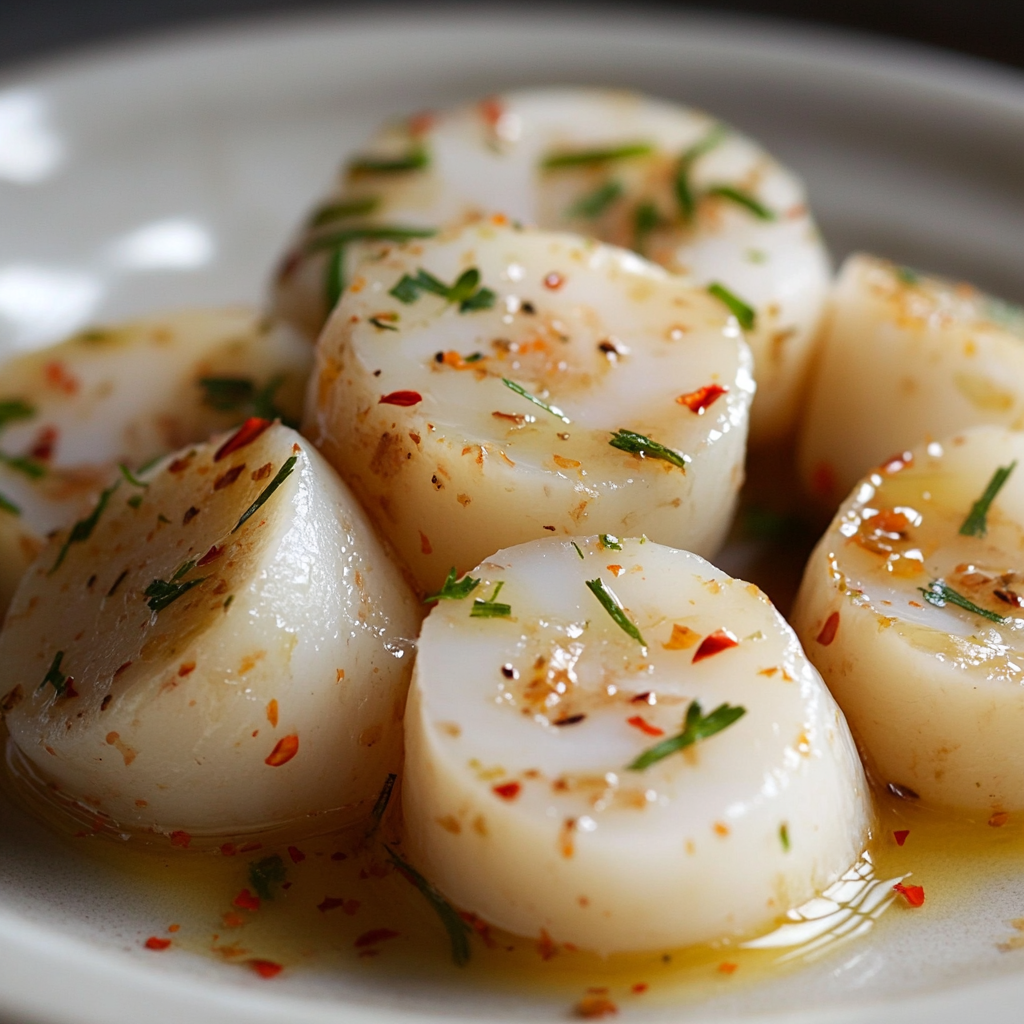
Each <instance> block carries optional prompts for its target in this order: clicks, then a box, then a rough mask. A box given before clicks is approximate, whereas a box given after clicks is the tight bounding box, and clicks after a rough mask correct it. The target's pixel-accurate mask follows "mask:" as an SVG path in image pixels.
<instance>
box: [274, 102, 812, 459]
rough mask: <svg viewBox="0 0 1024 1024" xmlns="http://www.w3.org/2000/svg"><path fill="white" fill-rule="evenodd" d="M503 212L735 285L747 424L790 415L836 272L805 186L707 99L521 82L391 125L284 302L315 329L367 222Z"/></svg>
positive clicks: (308, 237)
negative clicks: (744, 353)
mask: <svg viewBox="0 0 1024 1024" xmlns="http://www.w3.org/2000/svg"><path fill="white" fill-rule="evenodd" d="M602 154H603V158H602ZM494 212H500V213H503V214H505V215H506V216H508V217H509V218H510V219H512V220H518V221H521V222H523V223H525V224H536V225H538V226H540V227H542V228H545V229H549V230H571V231H578V232H579V233H581V234H586V235H591V236H593V237H596V238H598V239H600V240H601V241H604V242H609V243H612V244H615V245H621V246H624V247H627V248H632V249H635V250H636V251H638V252H640V253H641V254H643V255H645V256H647V257H648V258H649V259H652V260H654V261H655V262H657V263H660V264H662V265H663V266H665V267H666V268H668V269H669V270H671V271H673V272H676V273H680V274H683V275H685V276H686V277H687V279H688V280H689V281H690V282H691V283H694V284H696V285H700V286H705V285H708V284H710V283H712V282H720V283H721V284H724V285H725V286H726V287H727V288H728V289H730V290H731V291H732V292H733V293H735V294H736V295H737V296H738V297H739V298H741V299H742V300H743V301H744V302H746V303H747V304H748V305H749V306H751V307H752V308H753V310H754V311H755V314H756V319H755V323H754V326H753V327H752V329H750V330H749V331H748V332H747V340H748V341H749V343H750V346H751V349H752V351H753V355H754V365H755V377H756V379H757V381H758V386H759V387H758V395H757V399H756V401H755V402H754V408H753V414H752V421H751V439H752V441H753V442H755V443H759V442H762V441H767V440H771V439H774V438H776V437H778V436H780V435H782V434H784V433H786V432H787V431H788V430H789V429H791V428H792V426H793V423H794V419H795V417H796V413H797V410H798V408H799V394H800V390H801V388H802V385H803V383H804V377H805V375H806V370H807V366H808V362H809V359H810V356H811V349H812V342H813V340H814V336H815V331H816V329H817V325H818V322H819V319H820V315H821V310H822V307H823V304H824V301H825V297H826V293H827V289H828V282H829V265H828V258H827V255H826V252H825V249H824V246H823V244H822V242H821V239H820V237H819V235H818V231H817V228H816V226H815V224H814V221H813V220H812V218H811V215H810V213H809V211H808V208H807V201H806V195H805V192H804V188H803V185H802V184H801V183H800V181H799V180H798V179H797V178H796V177H795V176H794V175H793V174H792V173H791V172H790V171H788V170H787V169H785V168H784V167H782V166H780V165H779V164H778V163H777V162H776V161H775V160H774V159H773V158H772V157H771V156H769V155H768V154H767V153H766V152H765V151H764V150H763V149H761V148H760V147H759V146H757V145H756V144H755V143H754V142H752V141H751V140H749V139H747V138H745V137H744V136H742V135H739V134H737V133H735V132H732V131H731V130H729V129H728V128H726V127H725V126H723V125H721V124H719V123H718V122H716V121H715V120H713V119H712V118H709V117H708V116H707V115H706V114H703V113H700V112H698V111H695V110H692V109H689V108H686V107H681V106H678V105H675V104H670V103H665V102H663V101H660V100H654V99H651V98H648V97H645V96H641V95H638V94H635V93H628V92H611V91H604V90H591V89H577V88H571V89H544V90H529V91H524V92H514V93H508V94H506V95H503V96H494V97H490V98H488V99H486V100H484V101H482V102H479V103H474V104H470V105H468V106H464V107H460V108H456V109H454V110H451V111H446V112H439V113H437V114H427V115H418V116H416V117H414V118H411V119H409V120H408V121H406V122H400V123H398V124H392V125H389V126H388V127H386V128H384V129H383V130H382V131H381V132H380V133H378V134H377V135H376V136H375V137H374V138H373V139H371V140H370V142H369V143H368V144H367V146H366V147H365V149H364V151H363V152H362V153H360V154H359V155H358V156H357V157H355V158H354V159H353V160H352V161H351V162H350V163H349V165H348V169H347V172H345V173H343V175H342V176H341V178H340V180H339V182H338V184H337V186H336V188H335V190H334V192H333V193H332V194H331V195H330V196H329V197H328V198H327V199H326V200H325V201H324V203H323V204H322V205H320V206H319V207H318V208H317V210H315V211H314V212H313V214H312V215H311V217H310V219H309V220H308V221H307V223H306V225H305V227H304V228H303V230H302V231H301V232H300V233H299V235H298V237H297V238H296V240H295V242H294V246H293V249H292V250H291V252H290V253H289V254H288V255H287V256H286V258H285V260H284V262H283V263H282V266H281V271H280V273H279V275H278V279H277V281H276V294H275V303H276V309H277V311H278V312H279V313H280V314H281V315H283V316H285V317H286V318H288V319H290V320H291V321H292V322H294V323H295V324H296V325H297V326H299V328H300V329H301V330H303V331H304V332H305V333H306V334H307V335H308V336H309V337H310V338H315V337H316V336H317V333H318V331H319V330H320V327H321V325H322V324H323V322H324V320H325V319H326V316H327V313H328V312H329V305H328V300H329V299H330V297H331V296H332V292H331V290H330V288H329V287H328V288H325V284H324V282H325V275H329V274H330V261H331V259H332V258H339V257H338V256H337V254H338V253H339V252H340V254H341V255H340V259H341V262H342V263H343V264H344V276H345V279H346V280H347V281H351V280H352V279H353V276H354V275H355V274H356V266H357V263H358V259H359V258H360V253H361V252H365V250H363V249H361V245H360V243H359V242H358V241H354V240H349V239H353V238H356V237H358V232H359V230H360V229H361V228H365V227H367V226H376V227H378V228H379V227H390V228H392V229H397V230H399V231H401V230H408V229H423V228H439V227H441V228H443V227H451V226H452V225H457V224H461V223H466V222H468V221H472V220H474V219H477V218H479V217H481V216H482V215H489V214H491V213H494ZM332 238H334V239H339V240H341V241H339V243H338V244H332V243H331V239H332ZM366 244H367V245H369V246H370V247H371V250H372V249H379V248H380V246H381V242H380V241H376V242H374V241H371V242H369V243H366ZM383 244H385V245H386V244H388V243H387V241H386V240H385V241H384V243H383Z"/></svg>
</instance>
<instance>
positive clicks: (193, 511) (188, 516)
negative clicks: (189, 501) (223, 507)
mask: <svg viewBox="0 0 1024 1024" xmlns="http://www.w3.org/2000/svg"><path fill="white" fill-rule="evenodd" d="M197 515H199V509H197V508H196V507H195V505H192V506H191V507H190V508H189V509H188V511H187V512H186V513H185V515H184V516H183V517H182V520H181V525H182V526H188V524H189V523H191V522H192V520H193V519H195V517H196V516H197Z"/></svg>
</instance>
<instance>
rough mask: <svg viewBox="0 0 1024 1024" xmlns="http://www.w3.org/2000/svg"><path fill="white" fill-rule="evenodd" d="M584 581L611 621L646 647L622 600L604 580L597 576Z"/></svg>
mask: <svg viewBox="0 0 1024 1024" xmlns="http://www.w3.org/2000/svg"><path fill="white" fill-rule="evenodd" d="M586 583H587V586H588V587H589V588H590V591H591V593H592V594H593V595H594V597H596V598H597V599H598V601H600V602H601V607H602V608H604V610H605V611H606V612H607V613H608V614H609V615H610V616H611V619H612V622H614V623H615V625H616V626H618V627H619V629H621V630H622V632H623V633H625V634H626V635H627V636H631V637H632V638H633V639H634V640H636V642H637V643H638V644H640V645H641V647H646V646H647V641H646V640H645V639H644V638H643V637H642V636H641V635H640V630H639V629H637V628H636V625H635V624H634V623H633V621H632V620H631V619H630V618H629V616H628V615H626V610H625V609H624V608H623V607H622V602H621V601H620V600H619V599H618V598H617V597H616V596H615V594H614V593H613V591H612V590H611V589H609V588H608V587H607V586H606V585H605V582H604V580H602V579H600V578H598V579H596V580H587V581H586Z"/></svg>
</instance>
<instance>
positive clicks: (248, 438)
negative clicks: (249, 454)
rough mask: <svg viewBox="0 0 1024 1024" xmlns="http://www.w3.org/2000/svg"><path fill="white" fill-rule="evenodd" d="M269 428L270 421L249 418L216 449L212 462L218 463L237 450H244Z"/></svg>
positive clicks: (253, 417) (254, 417)
mask: <svg viewBox="0 0 1024 1024" xmlns="http://www.w3.org/2000/svg"><path fill="white" fill-rule="evenodd" d="M269 426H270V420H263V419H260V418H259V417H258V416H250V417H249V419H247V420H246V421H245V422H244V423H243V424H242V425H241V426H240V427H239V428H238V430H236V431H235V432H234V433H233V434H232V435H231V436H230V437H229V438H228V439H227V440H226V441H225V442H224V443H223V444H222V445H221V446H220V447H219V448H218V449H217V454H216V455H214V457H213V461H214V462H220V460H221V459H226V458H227V457H228V456H229V455H233V454H234V453H235V452H237V451H238V450H239V448H244V447H245V446H246V445H247V444H252V443H253V441H255V440H256V438H257V437H259V436H260V434H262V433H263V431H264V430H266V429H267V427H269Z"/></svg>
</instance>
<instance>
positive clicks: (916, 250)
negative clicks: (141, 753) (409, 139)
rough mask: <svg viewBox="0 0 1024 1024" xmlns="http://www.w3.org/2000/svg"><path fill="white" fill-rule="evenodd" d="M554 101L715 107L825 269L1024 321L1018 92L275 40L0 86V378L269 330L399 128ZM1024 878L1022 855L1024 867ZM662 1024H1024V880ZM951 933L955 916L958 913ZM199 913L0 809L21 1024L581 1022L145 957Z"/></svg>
mask: <svg viewBox="0 0 1024 1024" xmlns="http://www.w3.org/2000/svg"><path fill="white" fill-rule="evenodd" d="M541 83H551V84H556V83H586V84H594V85H601V84H608V85H621V86H629V87H633V88H638V89H643V90H647V91H650V92H652V93H656V94H660V95H663V96H666V97H669V98H672V99H677V100H681V101H684V102H686V103H692V104H694V105H697V106H701V107H704V108H706V109H708V110H710V111H712V112H714V113H716V114H718V115H720V116H721V117H723V118H725V119H726V120H729V121H731V122H733V123H734V124H736V125H737V126H739V127H741V128H743V129H744V130H746V131H748V132H750V133H751V134H752V135H754V136H756V137H757V138H759V139H760V140H761V141H763V142H764V143H765V144H766V145H767V146H768V147H769V148H770V149H771V150H773V151H774V152H775V153H776V154H777V155H778V156H779V157H780V158H782V159H783V160H784V161H786V162H787V163H789V164H790V165H791V166H793V167H795V168H796V169H797V170H798V171H800V172H801V173H802V174H803V175H804V177H805V178H806V179H807V182H808V185H809V187H810V194H811V197H812V202H813V204H814V207H815V210H816V212H817V213H818V216H819V220H820V222H821V224H822V226H823V228H824V231H825V234H826V236H827V239H828V241H829V243H830V245H831V247H832V251H833V253H834V255H835V256H836V257H837V258H839V257H842V256H843V255H845V253H846V252H848V251H850V250H851V249H853V248H858V247H864V248H868V249H871V250H873V251H876V252H879V253H881V254H884V255H888V256H891V257H894V258H896V259H898V260H901V261H903V262H906V263H910V264H912V265H916V266H920V267H922V268H928V269H933V270H938V271H942V272H945V273H950V274H954V275H961V276H963V277H965V278H969V279H971V280H973V281H975V282H976V283H978V284H980V285H982V286H985V287H988V288H989V289H991V290H993V291H995V292H996V293H998V294H1001V295H1003V296H1004V297H1005V298H1008V299H1016V300H1020V299H1021V298H1024V275H1022V271H1021V267H1022V266H1024V242H1022V239H1024V78H1021V77H1020V76H1017V75H1015V74H1013V73H1011V72H1008V71H1001V70H998V69H995V68H989V67H987V66H984V65H980V64H974V63H970V62H967V61H959V60H954V59H952V58H945V57H941V56H938V55H935V54H931V53H928V52H926V51H915V50H911V49H907V48H900V47H896V46H889V45H884V44H879V43H870V44H869V43H866V42H859V41H857V40H850V39H842V38H839V37H836V36H830V35H827V34H820V33H816V32H809V31H808V32H803V31H796V30H792V29H789V30H785V31H783V30H780V29H777V28H772V27H770V26H768V27H766V26H764V25H760V24H757V23H752V22H746V21H729V22H716V21H711V20H706V19H692V18H691V19H685V20H683V19H672V20H662V21H646V20H640V19H630V20H621V19H620V20H616V19H614V18H612V17H610V16H609V15H607V14H603V15H601V16H600V17H597V16H593V17H592V18H591V19H590V20H588V21H584V20H583V19H582V18H581V17H576V18H569V17H568V16H553V17H551V18H542V17H540V16H539V15H537V14H530V15H516V16H513V15H505V16H500V17H491V18H481V17H478V16H470V15H469V14H468V13H467V12H465V11H462V12H458V13H452V14H445V15H441V14H435V15H430V16H426V15H423V14H416V15H404V14H399V13H398V12H396V11H394V10H391V11H389V13H388V16H387V18H386V19H384V18H375V19H365V20H360V21H353V20H342V19H322V18H321V19H316V20H305V21H288V22H279V23H267V24H264V25H262V26H255V27H245V28H240V29H237V30H234V29H233V30H224V31H219V32H216V33H205V34H203V35H197V36H194V37H181V38H178V39H175V40H171V41H167V42H159V43H156V44H146V45H137V46H133V47H128V48H122V49H119V50H116V51H110V52H106V53H103V54H99V55H96V56H92V57H87V58H84V59H76V60H74V61H71V62H64V63H59V64H54V65H52V66H44V67H39V68H37V69H29V70H27V71H24V72H22V73H20V74H18V75H16V76H14V77H9V78H8V79H7V80H5V81H2V82H0V226H2V227H0V354H3V353H8V352H11V351H14V350H18V349H25V348H31V347H34V346H37V345H39V344H43V343H45V342H47V341H50V340H52V339H53V338H55V337H59V336H60V335H61V334H63V333H65V332H67V331H69V330H72V329H74V328H76V327H78V326H81V325H83V324H85V323H87V322H91V321H95V320H97V319H107V318H115V317H122V316H126V315H129V314H134V313H141V312H149V311H153V310H156V309H160V308H173V307H175V306H180V305H185V304H197V303H223V302H231V301H238V300H243V301H257V300H258V299H259V297H260V295H261V293H262V289H263V285H264V282H265V280H266V277H267V275H268V273H269V268H270V266H271V262H272V260H273V258H274V256H275V254H276V253H277V252H278V250H279V248H280V246H281V243H282V240H283V238H284V237H285V235H286V233H287V231H288V230H289V228H290V226H291V225H292V224H293V223H294V222H295V220H296V218H297V217H298V216H299V215H300V213H301V212H302V211H303V209H304V208H305V207H306V206H307V204H308V203H309V202H310V201H311V200H312V199H313V197H315V196H316V195H317V193H318V192H319V191H320V190H321V189H322V188H323V186H324V185H325V183H326V182H327V180H328V178H329V177H330V175H331V173H332V171H333V170H334V168H335V166H336V165H337V163H338V161H339V158H340V157H341V156H342V154H343V153H345V152H346V151H348V150H350V149H351V148H353V147H354V146H355V145H356V144H357V143H358V141H359V140H360V139H362V138H363V137H364V136H365V135H366V134H367V132H368V131H369V130H370V129H371V128H372V126H373V125H374V124H375V123H376V122H377V121H378V120H379V119H380V118H382V117H384V116H387V115H389V114H392V113H395V112H401V111H409V110H415V109H420V108H423V107H428V106H432V105H439V104H443V103H447V102H451V101H455V100H459V99H462V98H465V97H469V96H474V95H482V94H486V93H488V92H493V91H497V90H500V89H504V88H509V87H514V86H522V85H535V84H541ZM1021 855H1022V858H1021V859H1022V863H1024V849H1022V851H1021ZM960 891H961V896H962V899H961V900H960V902H954V903H950V904H948V905H947V906H945V907H942V906H941V905H940V906H939V907H938V908H937V909H936V910H935V912H934V913H932V914H930V915H927V916H925V915H922V916H920V917H918V918H916V919H914V924H913V927H900V928H888V929H883V930H881V931H882V934H879V935H871V936H868V937H867V938H866V939H865V940H863V941H860V942H853V943H850V944H848V945H847V946H845V947H843V949H842V950H841V951H836V952H835V953H833V954H832V955H831V956H830V957H826V958H824V959H822V960H820V961H817V962H816V963H813V964H811V965H809V966H807V967H805V968H803V969H801V970H800V971H799V972H797V973H796V974H790V975H788V976H785V977H781V978H779V979H776V980H772V981H769V982H766V983H764V984H762V985H760V986H757V987H752V988H739V989H737V993H736V994H735V995H731V996H721V997H717V998H716V999H715V1001H714V1002H713V1003H704V1004H692V1003H688V1004H685V1005H680V1006H679V1007H677V1008H669V1009H666V1008H665V1007H664V1006H662V1007H660V1008H659V1007H654V1006H652V1007H650V1008H648V1009H646V1010H644V1011H643V1012H640V1011H639V1010H638V1011H634V1012H631V1013H630V1014H629V1016H630V1017H631V1018H632V1017H636V1018H637V1019H643V1020H650V1021H655V1020H657V1021H670V1020H671V1021H697V1020H712V1019H713V1020H715V1021H727V1020H732V1019H736V1020H746V1021H751V1022H752V1021H755V1020H756V1021H769V1020H770V1021H777V1022H783V1021H785V1022H787V1024H796V1022H804V1021H806V1022H810V1021H828V1022H850V1024H853V1022H860V1024H866V1022H869V1021H888V1020H892V1021H899V1022H900V1024H916V1022H922V1024H923V1022H925V1021H928V1022H929V1024H953V1022H957V1024H959V1022H961V1021H963V1020H965V1019H969V1018H973V1017H977V1016H983V1017H985V1018H986V1020H987V1021H988V1022H991V1024H996V1022H1003V1021H1006V1022H1010V1021H1014V1022H1018V1021H1020V1019H1021V1014H1022V1012H1024V1011H1022V1010H1021V1007H1022V1006H1024V951H1017V952H1015V953H1006V954H1001V953H999V952H997V951H996V948H995V939H996V938H998V937H999V936H1000V935H1002V936H1003V937H1006V926H1005V922H1006V920H1007V919H1009V918H1015V917H1022V916H1024V879H1022V878H1020V877H1018V878H1017V879H1016V880H1013V879H1010V880H1005V879H1004V880H1002V881H1001V882H1000V884H999V886H998V888H996V887H994V886H992V885H991V884H988V883H986V884H981V883H980V882H979V884H978V885H977V886H976V887H973V888H972V887H971V886H970V885H967V886H966V887H964V886H961V887H960ZM939 902H940V904H941V901H939ZM179 909H180V908H178V907H176V906H175V905H174V902H173V899H172V897H170V896H168V895H167V893H165V892H154V891H150V890H147V889H146V888H145V887H144V886H141V885H140V884H139V883H138V882H131V881H130V880H127V879H125V878H123V877H121V876H119V875H117V874H116V873H114V872H112V871H110V870H109V869H104V868H103V867H102V866H101V865H98V864H96V863H93V862H91V861H86V860H84V859H83V858H81V857H78V856H76V855H75V854H74V853H73V852H71V853H69V852H68V850H67V847H66V846H64V845H62V844H59V843H56V842H55V841H54V840H53V839H52V837H51V836H50V835H49V834H48V833H47V832H46V831H45V830H44V829H43V828H42V827H41V826H40V825H38V824H37V823H35V822H34V821H32V820H31V819H29V818H26V817H25V815H24V814H22V813H21V812H20V811H18V810H17V809H16V808H15V807H13V806H12V805H10V804H9V803H7V802H5V801H3V800H2V799H0V1016H3V1017H4V1019H6V1020H10V1021H11V1022H14V1021H17V1022H19V1024H21V1022H25V1021H34V1020H38V1021H45V1022H50V1021H53V1022H60V1024H92V1022H96V1024H101V1022H102V1024H127V1022H137V1021H146V1022H153V1024H163V1022H167V1024H171V1022H173V1024H207V1022H209V1024H213V1022H217V1024H221V1022H223V1024H234V1022H236V1021H237V1022H239V1024H240V1022H242V1021H245V1022H263V1021H267V1022H270V1021H274V1022H275V1024H276V1022H281V1021H285V1020H286V1021H289V1024H307V1022H309V1024H312V1022H319V1021H327V1020H330V1021H333V1022H339V1021H340V1022H351V1024H355V1022H362V1021H367V1022H368V1021H371V1020H372V1021H374V1022H379V1024H384V1022H391V1021H394V1022H395V1024H398V1022H400V1021H401V1022H403V1024H415V1022H423V1021H427V1020H436V1019H438V1018H446V1017H449V1018H457V1019H462V1020H479V1021H488V1022H492V1021H504V1020H509V1021H511V1020H517V1021H518V1020H533V1021H543V1020H559V1019H565V1017H566V1012H567V1011H566V1003H565V1001H564V1000H553V999H551V998H549V997H540V996H538V995H531V994H530V993H529V992H525V993H521V994H518V995H512V994H509V993H507V992H506V993H504V994H497V993H490V994H489V993H487V992H482V991H481V990H479V989H473V990H469V989H466V988H460V987H458V986H453V985H452V984H451V983H450V982H449V981H445V980H442V979H437V980H434V981H431V980H429V979H423V978H419V979H409V980H408V982H407V983H393V982H392V983H388V984H387V985H382V984H380V983H379V982H377V983H374V982H372V981H368V980H367V979H366V978H361V977H360V976H359V975H358V974H355V973H352V974H342V975H338V974H336V973H317V971H316V970H315V968H314V969H311V970H307V971H305V972H299V971H297V972H293V976H290V977H283V978H282V979H279V980H278V981H275V982H274V983H273V985H268V984H266V983H263V982H260V981H259V979H256V978H255V977H252V978H250V977H249V976H248V975H247V974H246V975H243V973H242V972H239V971H237V969H231V968H227V967H224V966H222V965H220V964H217V963H214V962H212V961H209V960H204V959H202V958H200V957H198V956H192V955H190V954H186V953H182V954H180V955H179V954H174V955H169V956H164V957H159V958H157V957H154V956H152V955H148V954H146V953H144V952H143V951H142V950H141V949H140V942H141V939H142V938H144V937H145V936H146V935H149V934H152V933H153V930H154V928H155V927H157V923H159V924H160V926H161V927H162V926H163V923H165V922H166V921H167V920H168V919H171V918H173V917H174V915H175V912H176V911H177V910H179Z"/></svg>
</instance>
